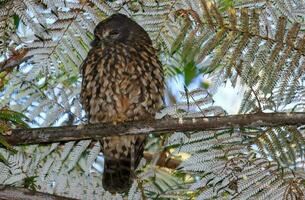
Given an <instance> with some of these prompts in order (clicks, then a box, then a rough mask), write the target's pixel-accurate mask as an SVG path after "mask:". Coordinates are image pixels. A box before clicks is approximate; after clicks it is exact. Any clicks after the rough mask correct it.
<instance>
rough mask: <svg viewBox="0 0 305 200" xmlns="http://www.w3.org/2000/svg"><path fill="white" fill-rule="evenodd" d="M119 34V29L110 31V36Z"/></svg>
mask: <svg viewBox="0 0 305 200" xmlns="http://www.w3.org/2000/svg"><path fill="white" fill-rule="evenodd" d="M119 34H120V32H119V31H117V30H113V31H110V32H109V36H111V37H116V36H118V35H119Z"/></svg>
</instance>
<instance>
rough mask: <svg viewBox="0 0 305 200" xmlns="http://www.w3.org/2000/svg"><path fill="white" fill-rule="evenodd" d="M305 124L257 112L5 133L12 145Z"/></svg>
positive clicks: (298, 117)
mask: <svg viewBox="0 0 305 200" xmlns="http://www.w3.org/2000/svg"><path fill="white" fill-rule="evenodd" d="M303 124H305V112H302V113H257V114H248V115H231V116H218V117H202V118H183V119H161V120H155V121H133V122H127V123H122V124H118V125H113V124H88V125H78V126H66V127H65V126H63V127H49V128H35V129H15V130H12V134H11V135H8V136H4V137H5V138H6V140H7V142H9V143H10V144H12V145H17V144H34V143H50V142H61V141H71V140H84V139H96V140H97V139H100V138H102V137H105V136H111V135H140V134H149V133H152V134H164V133H170V132H174V131H201V130H221V129H226V128H239V127H275V126H284V125H303Z"/></svg>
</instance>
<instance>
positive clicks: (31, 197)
mask: <svg viewBox="0 0 305 200" xmlns="http://www.w3.org/2000/svg"><path fill="white" fill-rule="evenodd" d="M17 199H22V200H46V199H47V200H74V199H72V198H67V197H61V196H57V195H52V194H48V193H42V192H37V191H32V190H29V189H25V188H17V187H11V186H3V185H1V186H0V200H17Z"/></svg>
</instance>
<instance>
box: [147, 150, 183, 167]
mask: <svg viewBox="0 0 305 200" xmlns="http://www.w3.org/2000/svg"><path fill="white" fill-rule="evenodd" d="M144 158H145V159H146V160H147V161H148V162H150V161H151V160H152V159H153V158H154V155H153V154H151V153H149V152H144ZM180 164H181V161H180V160H176V159H173V158H170V157H166V156H161V157H160V158H159V160H158V162H157V163H156V165H158V166H159V167H165V168H169V169H176V168H177V167H178V166H179V165H180Z"/></svg>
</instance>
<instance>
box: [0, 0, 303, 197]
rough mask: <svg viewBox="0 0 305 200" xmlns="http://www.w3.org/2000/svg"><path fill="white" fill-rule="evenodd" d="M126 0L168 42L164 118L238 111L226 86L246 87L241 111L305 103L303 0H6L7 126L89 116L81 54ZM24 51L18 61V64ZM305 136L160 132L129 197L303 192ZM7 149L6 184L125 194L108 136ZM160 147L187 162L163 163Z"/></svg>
mask: <svg viewBox="0 0 305 200" xmlns="http://www.w3.org/2000/svg"><path fill="white" fill-rule="evenodd" d="M116 12H121V13H124V14H126V15H128V16H131V17H132V18H133V19H134V20H135V21H137V22H138V23H139V24H140V25H142V26H143V27H144V28H145V30H146V31H147V32H148V33H149V34H150V36H151V38H152V40H153V42H154V45H155V48H156V49H157V50H158V52H159V57H160V59H161V61H162V63H163V67H164V72H165V75H166V78H167V87H166V102H167V106H166V108H164V109H163V110H162V111H160V113H158V114H157V116H156V118H163V117H165V116H169V117H173V118H183V117H196V116H217V115H227V113H228V111H226V110H224V109H223V108H222V107H221V106H219V105H223V104H224V102H225V101H226V99H225V97H224V96H222V95H219V91H224V90H227V89H228V88H230V89H229V91H232V93H234V92H235V91H236V90H239V96H240V98H241V103H240V108H239V110H238V112H239V113H241V114H246V113H253V112H262V111H264V112H279V111H281V112H291V111H304V100H303V99H304V97H303V95H304V89H303V88H304V87H303V84H304V71H305V60H304V56H305V35H304V28H305V26H304V19H305V18H304V15H305V2H304V1H303V0H277V1H276V0H266V1H264V0H246V1H241V0H218V1H204V0H145V1H143V0H117V1H114V0H113V1H110V0H108V1H106V0H104V1H102V0H101V1H98V0H79V1H77V0H69V1H61V0H58V1H48V0H42V1H38V0H30V1H25V0H1V1H0V27H1V29H0V52H1V54H0V55H1V57H0V62H1V65H0V71H1V73H0V88H1V92H0V101H1V102H0V108H1V112H0V122H1V123H0V127H1V132H2V133H3V134H8V131H9V129H8V127H12V126H13V127H20V126H21V127H24V126H25V124H24V123H23V121H22V119H24V120H27V121H28V124H29V125H30V126H31V127H44V126H59V125H72V124H80V123H86V118H85V113H84V111H83V110H82V108H81V105H80V102H79V93H80V82H81V77H80V74H79V66H80V65H81V63H82V61H83V59H84V58H85V57H86V54H87V52H88V50H89V48H90V46H89V43H90V41H91V40H92V38H93V35H92V32H93V30H94V27H95V25H96V24H97V23H98V22H100V21H101V20H102V19H104V18H106V17H107V16H109V15H111V14H113V13H116ZM20 57H22V59H21V61H22V62H21V63H18V64H20V65H19V66H18V67H16V65H8V64H7V61H18V60H20ZM10 63H11V62H10ZM214 97H215V98H218V99H220V100H218V101H220V102H219V104H217V102H216V103H214ZM222 98H223V99H222ZM224 107H225V106H224ZM12 110H14V111H19V112H21V113H22V115H21V114H19V115H18V113H15V112H14V111H12ZM7 114H8V115H7ZM5 116H9V117H6V118H5ZM304 137H305V134H304V128H303V127H302V126H301V127H291V126H289V127H274V128H257V129H248V128H240V129H228V130H221V131H204V130H202V131H200V132H196V133H194V132H192V133H181V132H177V133H174V134H169V135H167V136H162V137H154V136H150V139H149V141H148V144H147V147H146V149H147V151H149V152H153V153H155V155H156V156H155V157H154V158H153V160H152V162H150V163H148V162H146V161H145V160H144V159H143V161H142V163H141V166H140V167H139V173H138V178H137V179H136V180H135V182H134V184H133V186H132V188H131V189H130V191H129V193H128V194H127V197H128V199H146V198H147V199H177V198H179V199H184V198H185V199H190V198H193V199H212V198H214V199H303V198H304V191H305V188H304V187H305V181H304V148H305V145H304V144H305V139H304ZM1 143H2V144H5V142H1ZM6 146H7V147H9V146H8V145H6ZM0 155H1V156H0V158H1V160H2V162H0V183H1V184H4V185H13V186H22V187H28V188H31V189H36V190H39V191H43V192H48V193H52V194H57V195H63V196H68V197H74V198H79V199H101V198H106V199H107V198H109V199H110V198H113V199H122V198H123V196H124V195H123V194H115V195H111V194H110V193H108V192H106V191H104V190H103V188H102V183H101V177H102V175H101V174H102V166H103V157H102V153H101V146H100V143H99V142H96V141H90V140H84V141H79V142H67V143H54V144H51V145H27V146H25V145H24V146H18V147H13V149H12V148H8V149H7V148H1V149H0ZM160 155H166V156H168V157H170V158H175V159H177V160H180V161H181V163H180V165H179V167H178V168H177V169H168V168H163V167H159V166H157V165H156V160H157V159H158V156H160ZM80 188H82V190H80Z"/></svg>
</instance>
